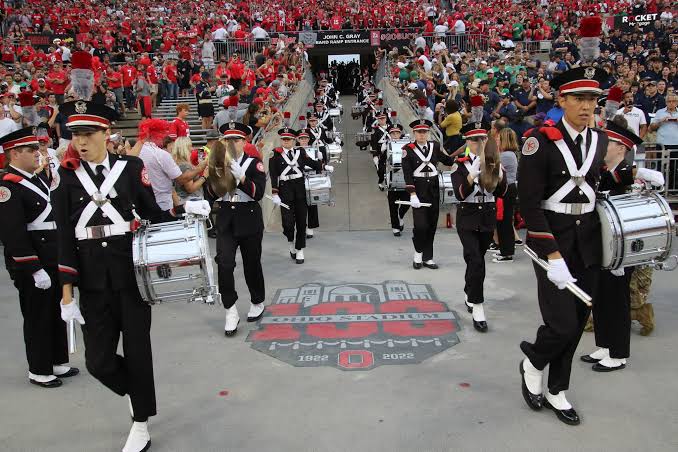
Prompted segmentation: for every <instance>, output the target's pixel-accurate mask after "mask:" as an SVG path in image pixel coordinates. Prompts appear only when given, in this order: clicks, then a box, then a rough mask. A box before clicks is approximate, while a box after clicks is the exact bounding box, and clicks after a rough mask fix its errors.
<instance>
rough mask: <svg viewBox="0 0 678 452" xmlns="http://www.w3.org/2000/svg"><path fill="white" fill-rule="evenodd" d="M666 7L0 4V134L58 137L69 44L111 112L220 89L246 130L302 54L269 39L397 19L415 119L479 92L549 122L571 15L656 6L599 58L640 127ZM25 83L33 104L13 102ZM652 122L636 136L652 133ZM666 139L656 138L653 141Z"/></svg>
mask: <svg viewBox="0 0 678 452" xmlns="http://www.w3.org/2000/svg"><path fill="white" fill-rule="evenodd" d="M669 7H670V1H669V0H646V1H644V0H622V1H612V0H603V1H600V0H598V1H594V0H586V1H575V0H533V1H526V0H522V1H521V0H500V1H497V2H486V1H479V0H460V1H457V2H450V3H449V4H448V3H445V6H442V5H441V4H440V2H439V1H438V0H436V1H433V2H430V3H427V4H423V3H416V2H411V1H405V0H388V1H384V0H367V1H361V2H357V1H356V2H346V1H338V0H329V1H322V2H321V1H318V0H302V1H291V2H280V1H277V0H276V1H274V0H256V1H248V2H245V1H219V2H205V3H203V4H198V5H195V4H192V3H181V2H169V3H160V2H156V1H151V0H141V1H135V2H131V1H129V2H124V1H113V0H112V1H97V2H94V1H89V0H68V1H64V2H58V3H57V4H54V3H52V2H46V1H44V0H30V1H16V0H15V1H9V2H5V3H4V7H3V18H4V21H3V26H4V32H5V33H4V38H3V42H2V48H1V49H0V53H1V57H0V58H1V61H2V65H0V77H1V78H2V79H3V82H2V85H0V90H1V91H2V105H3V109H4V119H3V120H2V121H1V122H0V135H1V134H3V133H7V132H8V131H11V130H12V128H13V127H17V126H19V125H21V124H26V123H27V121H28V120H29V119H30V121H31V122H32V123H33V124H34V125H38V126H41V127H42V128H43V129H45V130H46V131H47V133H48V134H49V135H50V136H51V137H53V138H54V139H55V143H56V142H57V140H58V139H60V138H61V139H62V140H67V139H68V137H67V134H68V132H67V131H66V130H65V127H63V124H62V122H63V118H60V116H59V114H58V105H59V104H60V103H62V102H64V101H65V100H68V99H70V98H72V96H71V94H72V92H71V91H72V90H71V88H70V80H69V74H70V72H69V71H70V60H71V55H72V53H73V52H74V51H76V50H77V49H84V50H86V51H88V52H90V53H91V54H92V55H93V69H94V72H95V83H96V88H95V93H94V96H93V100H94V101H96V102H101V103H104V104H107V105H109V106H111V107H113V108H115V109H116V110H118V112H119V113H120V115H121V117H124V116H125V114H126V113H127V112H129V111H134V110H137V109H138V110H139V112H140V113H141V114H142V116H143V117H150V116H152V110H153V108H154V107H155V106H156V105H157V102H158V100H159V99H162V98H169V99H176V98H177V97H178V96H179V95H195V96H196V98H198V99H199V100H200V99H203V100H205V99H210V98H212V97H217V98H218V99H219V103H218V107H217V110H220V109H221V106H222V105H223V108H224V109H225V110H227V111H235V112H237V113H236V114H237V115H238V116H237V119H242V118H243V117H244V116H245V115H247V118H246V119H248V120H249V121H250V122H251V123H252V125H254V126H255V127H261V126H262V125H266V124H267V120H266V119H265V118H271V117H273V115H274V114H275V111H276V110H277V108H278V107H279V106H280V105H281V104H282V103H283V102H284V100H285V98H286V97H287V95H288V93H289V91H290V89H291V88H293V86H294V85H295V84H296V83H297V82H298V81H299V80H300V79H301V77H302V73H303V70H302V67H303V65H304V63H305V59H306V54H305V50H304V45H303V44H301V43H291V44H290V43H288V42H286V41H283V40H282V39H279V40H277V41H275V40H274V41H267V40H266V38H267V37H269V36H272V34H273V33H279V32H291V31H303V30H307V29H341V28H354V29H363V28H399V27H415V28H416V30H417V31H418V32H419V33H420V36H419V37H418V38H417V39H416V40H414V42H413V43H412V45H411V46H410V47H409V48H406V49H399V50H398V51H397V53H396V52H394V51H392V52H391V57H392V63H393V64H392V66H391V67H392V68H393V71H394V72H393V75H394V76H395V77H397V78H398V80H399V82H400V84H401V86H402V87H403V88H404V89H405V91H407V92H408V93H409V94H410V95H412V96H414V97H416V98H417V102H418V104H417V105H419V104H421V108H422V114H425V115H428V116H433V117H435V119H437V120H439V121H440V122H442V121H445V118H446V117H447V116H448V114H447V113H449V112H451V111H452V110H456V111H459V112H460V115H461V116H462V121H463V120H464V119H466V116H465V115H467V114H468V111H469V102H468V101H469V96H470V93H472V92H479V93H481V94H483V96H485V98H486V102H485V106H484V108H485V112H486V116H487V118H486V119H502V120H504V121H506V122H507V123H508V124H509V125H510V127H511V128H513V129H514V130H515V131H516V132H517V133H519V134H522V133H523V132H524V131H525V130H527V129H529V128H530V127H532V126H533V122H534V119H535V118H537V120H540V119H542V120H557V119H558V117H559V111H558V106H557V102H556V100H555V98H554V96H553V93H552V90H551V89H550V87H549V80H550V79H551V78H552V77H553V76H554V75H556V74H558V73H560V72H562V71H564V70H566V69H568V68H570V67H572V66H573V65H576V63H577V60H578V58H579V55H578V51H577V37H576V32H577V22H578V18H579V17H581V16H583V15H587V14H599V13H600V14H616V13H628V14H634V13H636V12H640V11H642V12H647V13H652V12H657V13H659V12H661V14H660V15H659V16H658V18H657V20H656V21H655V22H654V23H653V24H652V25H651V26H649V27H647V28H646V29H645V30H644V32H643V33H622V32H621V30H619V29H614V30H610V31H608V32H607V36H606V37H605V38H604V39H603V41H602V43H601V56H600V58H599V61H598V64H599V65H600V66H601V67H603V68H604V69H605V70H606V71H607V72H608V74H609V79H608V81H607V83H606V86H605V88H606V89H609V88H610V87H612V86H613V85H619V86H621V88H622V89H623V91H624V93H631V94H632V98H633V106H634V108H636V109H637V110H640V111H642V112H643V116H644V118H642V119H638V120H637V121H634V122H640V123H641V125H642V123H644V124H649V123H650V122H651V120H652V119H653V117H654V116H655V114H656V113H657V112H658V111H659V110H661V109H663V108H666V97H667V95H669V94H670V93H672V92H675V89H676V87H677V85H678V77H676V64H677V63H676V53H677V50H678V49H677V47H676V44H675V34H676V33H677V25H676V24H677V22H676V20H675V19H674V18H673V16H672V14H671V12H670V8H669ZM30 33H54V35H55V36H58V35H71V36H74V37H75V40H73V39H72V38H63V39H62V38H59V37H57V38H55V39H54V40H53V41H52V44H51V45H50V46H48V48H46V49H43V48H40V47H37V46H34V45H32V44H31V41H30V40H29V39H28V38H29V35H30ZM446 34H457V35H463V34H473V35H482V36H485V37H486V38H487V40H488V44H489V46H488V50H487V51H484V50H479V51H469V52H464V51H463V50H464V49H463V48H462V49H460V48H458V47H456V48H455V47H454V46H451V47H450V48H447V45H446V43H445V42H446V41H445V40H444V39H440V38H441V37H442V36H443V35H446ZM425 37H426V38H428V39H425ZM430 37H435V38H434V39H431V38H430ZM224 40H236V41H244V40H253V41H255V42H257V41H259V42H260V43H261V44H260V45H258V46H257V47H256V49H257V50H256V52H253V53H251V54H246V55H245V54H243V55H228V54H225V53H223V52H220V51H218V49H217V48H218V46H219V41H224ZM540 40H549V41H551V47H552V51H551V54H550V57H549V61H542V60H543V58H537V56H536V55H534V54H531V53H530V52H529V51H528V50H529V47H528V46H527V44H528V42H529V41H540ZM27 90H30V91H31V92H32V93H33V100H31V99H28V98H26V96H23V98H22V96H21V94H22V92H25V91H27ZM422 98H424V99H425V102H422V101H421V99H422ZM31 103H35V111H36V113H37V114H36V115H35V117H33V116H32V117H31V118H27V117H26V116H25V115H22V108H24V107H26V106H28V107H30V106H31V105H30V104H31ZM624 106H625V108H627V109H628V108H629V106H628V105H626V104H624ZM632 111H636V110H632ZM629 114H636V113H629ZM201 117H202V118H203V123H202V126H203V128H211V127H213V126H216V127H218V125H219V123H220V121H223V120H224V118H226V117H230V113H229V114H228V115H227V114H225V113H221V114H220V112H219V111H210V110H209V108H204V109H203V111H202V112H201ZM262 117H263V118H264V119H262ZM455 117H456V116H455ZM12 123H14V124H15V125H16V126H13V125H12ZM458 126H459V121H458V120H452V119H447V122H446V123H445V125H444V127H443V128H444V130H445V133H446V135H447V136H448V137H455V136H457V135H458ZM651 129H652V127H648V129H647V133H652V132H656V131H653V130H651ZM663 135H664V134H659V137H658V138H657V139H659V140H664V138H665V137H664V136H663ZM652 138H655V137H652ZM455 140H458V138H455ZM671 140H672V139H671V138H670V139H668V141H666V140H665V142H666V143H669V142H670V141H671ZM450 142H451V141H450Z"/></svg>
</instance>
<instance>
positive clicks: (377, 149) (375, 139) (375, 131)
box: [370, 123, 389, 157]
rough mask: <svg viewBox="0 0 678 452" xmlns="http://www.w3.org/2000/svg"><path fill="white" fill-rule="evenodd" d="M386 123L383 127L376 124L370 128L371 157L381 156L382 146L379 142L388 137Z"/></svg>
mask: <svg viewBox="0 0 678 452" xmlns="http://www.w3.org/2000/svg"><path fill="white" fill-rule="evenodd" d="M388 127H389V125H388V123H386V124H385V125H384V126H383V127H382V126H381V125H380V124H379V123H376V124H374V126H372V137H371V138H370V146H371V147H372V156H373V157H379V156H380V155H381V148H382V146H381V145H382V144H383V143H381V142H380V141H383V140H382V139H383V138H384V137H385V136H388V132H387V130H388Z"/></svg>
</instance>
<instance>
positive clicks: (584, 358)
mask: <svg viewBox="0 0 678 452" xmlns="http://www.w3.org/2000/svg"><path fill="white" fill-rule="evenodd" d="M579 359H581V360H582V361H584V362H585V363H589V364H597V363H598V361H600V360H599V359H596V358H592V357H591V355H582V356H580V357H579Z"/></svg>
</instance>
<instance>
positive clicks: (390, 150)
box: [386, 140, 410, 168]
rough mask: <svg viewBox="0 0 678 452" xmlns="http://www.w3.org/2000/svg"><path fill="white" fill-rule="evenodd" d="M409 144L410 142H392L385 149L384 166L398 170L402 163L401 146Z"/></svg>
mask: <svg viewBox="0 0 678 452" xmlns="http://www.w3.org/2000/svg"><path fill="white" fill-rule="evenodd" d="M408 144H410V140H394V141H390V142H389V143H388V147H387V148H386V164H387V165H389V166H391V167H396V168H400V165H401V164H402V161H403V146H405V145H408Z"/></svg>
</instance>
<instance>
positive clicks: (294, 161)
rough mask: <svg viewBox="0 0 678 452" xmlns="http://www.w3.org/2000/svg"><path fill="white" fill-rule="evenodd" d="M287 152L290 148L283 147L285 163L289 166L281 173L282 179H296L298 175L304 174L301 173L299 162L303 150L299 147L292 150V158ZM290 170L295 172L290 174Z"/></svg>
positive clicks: (282, 153)
mask: <svg viewBox="0 0 678 452" xmlns="http://www.w3.org/2000/svg"><path fill="white" fill-rule="evenodd" d="M287 152H288V150H287V149H285V148H283V151H282V152H281V153H280V155H282V158H283V160H285V163H287V167H286V168H285V169H284V170H282V173H280V179H282V180H286V179H289V178H294V179H296V178H297V177H301V176H303V174H301V170H300V169H299V162H298V160H299V156H300V155H301V151H300V150H299V149H294V150H292V152H293V157H292V158H291V159H290V158H289V157H288V156H287ZM290 171H293V172H294V174H290V175H288V173H289V172H290Z"/></svg>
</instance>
